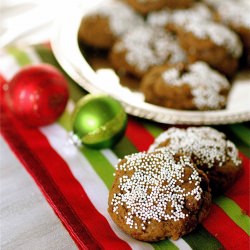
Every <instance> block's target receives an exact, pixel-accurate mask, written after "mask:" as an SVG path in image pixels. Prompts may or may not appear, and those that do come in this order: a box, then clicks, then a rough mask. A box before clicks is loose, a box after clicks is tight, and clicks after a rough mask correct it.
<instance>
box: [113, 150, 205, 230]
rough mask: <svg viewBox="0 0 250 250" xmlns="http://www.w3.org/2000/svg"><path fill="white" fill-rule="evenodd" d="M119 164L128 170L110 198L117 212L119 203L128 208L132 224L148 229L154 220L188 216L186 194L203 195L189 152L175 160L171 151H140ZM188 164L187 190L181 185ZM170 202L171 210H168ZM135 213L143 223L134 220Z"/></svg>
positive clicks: (129, 222) (128, 219)
mask: <svg viewBox="0 0 250 250" xmlns="http://www.w3.org/2000/svg"><path fill="white" fill-rule="evenodd" d="M116 168H117V171H124V172H125V173H127V174H124V175H122V176H121V177H120V178H119V185H118V187H119V190H120V191H119V192H118V193H115V194H114V195H113V198H112V200H111V205H112V209H113V210H112V212H113V213H118V209H119V206H125V207H126V208H127V209H129V212H128V214H127V215H126V216H125V219H126V220H125V221H126V224H127V225H129V227H130V228H135V229H137V228H138V227H142V229H145V223H146V222H147V223H150V221H151V220H155V221H158V222H160V221H162V220H173V221H178V220H180V219H184V218H185V217H188V216H189V215H188V213H184V212H183V210H184V208H185V206H184V205H185V199H186V197H188V196H192V197H193V199H195V200H197V201H199V200H200V199H201V194H202V189H201V187H200V184H201V178H200V176H199V172H198V170H197V169H196V167H195V166H194V165H193V163H192V162H191V160H190V158H189V157H188V156H185V155H182V156H180V157H179V159H178V160H176V158H175V157H174V154H173V153H171V152H165V153H164V154H163V153H161V152H154V153H146V152H141V153H136V154H132V155H130V156H126V157H125V161H124V160H123V162H120V163H119V164H118V165H117V167H116ZM186 168H189V169H191V171H190V174H189V176H188V177H187V178H188V183H189V184H190V186H189V189H188V190H186V189H185V187H183V186H182V185H181V184H182V183H184V174H185V169H186ZM169 206H171V211H170V213H166V210H167V207H169ZM135 217H137V218H139V219H140V221H141V222H142V223H141V225H138V224H137V223H136V222H135V220H134V219H135Z"/></svg>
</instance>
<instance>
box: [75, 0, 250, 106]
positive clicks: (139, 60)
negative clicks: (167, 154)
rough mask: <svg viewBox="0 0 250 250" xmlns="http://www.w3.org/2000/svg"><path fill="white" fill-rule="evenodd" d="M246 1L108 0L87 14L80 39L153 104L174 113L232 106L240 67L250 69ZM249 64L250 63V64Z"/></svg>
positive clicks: (248, 24)
mask: <svg viewBox="0 0 250 250" xmlns="http://www.w3.org/2000/svg"><path fill="white" fill-rule="evenodd" d="M246 2H247V1H245V0H239V1H237V3H236V1H234V0H203V1H198V0H123V1H122V0H109V1H104V2H103V3H102V4H100V5H98V6H97V7H96V8H95V9H93V10H92V11H90V12H89V13H88V14H86V15H84V17H83V19H82V22H81V25H80V28H79V40H80V43H83V44H85V45H87V46H89V47H91V48H94V49H95V50H99V51H106V52H107V59H108V60H109V62H110V64H111V67H113V68H114V69H115V70H116V72H117V74H118V75H119V76H120V77H121V79H122V78H123V77H124V76H125V77H128V78H129V79H131V81H133V80H134V79H135V80H136V82H138V85H139V88H140V90H141V91H142V92H143V93H144V96H145V100H146V101H147V102H150V103H153V104H156V105H160V106H165V107H168V108H173V109H184V110H218V109H222V108H225V107H226V104H227V96H228V93H229V91H230V88H231V83H230V81H231V80H232V78H233V77H234V76H235V74H236V72H237V71H238V68H239V64H240V63H241V64H244V65H245V66H246V65H247V64H248V66H249V65H250V15H249V13H250V5H249V4H247V3H246ZM247 61H248V63H247Z"/></svg>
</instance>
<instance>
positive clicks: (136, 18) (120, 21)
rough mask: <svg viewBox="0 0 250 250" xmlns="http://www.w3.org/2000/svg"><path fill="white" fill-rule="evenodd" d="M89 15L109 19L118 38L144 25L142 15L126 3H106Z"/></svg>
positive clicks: (111, 27)
mask: <svg viewBox="0 0 250 250" xmlns="http://www.w3.org/2000/svg"><path fill="white" fill-rule="evenodd" d="M88 15H89V16H92V15H98V16H103V17H106V18H108V20H109V25H110V29H111V31H112V32H113V33H114V35H115V36H117V37H120V36H122V35H123V34H125V33H126V32H127V31H128V30H131V29H133V28H134V27H136V26H139V25H142V24H143V23H144V21H143V19H142V17H141V16H140V15H138V14H137V13H136V12H135V11H134V10H133V9H132V8H130V7H129V6H128V5H126V4H125V3H122V2H119V1H108V2H105V3H103V4H101V5H99V6H98V7H97V9H94V10H93V11H91V12H90V13H89V14H88Z"/></svg>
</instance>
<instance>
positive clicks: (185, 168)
mask: <svg viewBox="0 0 250 250" xmlns="http://www.w3.org/2000/svg"><path fill="white" fill-rule="evenodd" d="M241 170H242V164H241V161H240V159H239V158H238V151H237V149H236V147H235V145H234V144H233V143H232V142H231V141H229V140H227V139H226V136H225V135H224V134H223V133H220V132H218V131H217V130H215V129H212V128H210V127H189V128H187V129H179V128H170V129H169V130H167V131H165V132H163V133H162V134H161V135H160V136H159V137H157V138H156V139H155V141H154V143H153V144H152V145H151V146H150V147H149V150H148V151H147V152H140V153H135V154H132V155H128V156H126V157H125V158H124V159H121V160H119V163H118V164H117V166H116V172H115V180H114V183H113V186H112V188H111V190H110V193H109V201H108V206H109V207H108V212H109V214H110V216H111V218H112V219H113V220H114V222H115V223H116V224H117V225H118V226H119V227H120V228H121V229H122V230H123V231H125V232H126V233H127V234H129V235H131V236H132V237H134V238H136V239H138V240H142V241H158V240H162V239H165V238H169V237H170V238H172V239H173V240H177V239H178V238H180V237H182V236H183V235H185V234H187V233H190V232H191V231H192V230H194V229H195V227H196V226H197V225H198V224H199V223H200V222H202V221H203V220H204V219H205V218H206V217H207V216H208V214H209V210H210V206H211V200H212V195H216V194H220V193H221V192H224V191H225V190H227V189H228V188H229V187H231V186H232V184H233V182H234V181H235V180H236V179H237V177H238V176H239V174H240V173H241Z"/></svg>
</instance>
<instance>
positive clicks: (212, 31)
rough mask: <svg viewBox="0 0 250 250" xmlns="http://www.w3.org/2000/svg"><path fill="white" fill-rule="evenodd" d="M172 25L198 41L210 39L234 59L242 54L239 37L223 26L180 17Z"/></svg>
mask: <svg viewBox="0 0 250 250" xmlns="http://www.w3.org/2000/svg"><path fill="white" fill-rule="evenodd" d="M174 23H175V24H178V25H179V26H181V27H182V29H184V30H185V31H186V32H191V33H192V34H193V35H195V36H196V37H197V38H199V39H210V40H211V41H213V42H214V43H215V44H216V45H218V46H222V47H225V48H226V49H227V51H228V52H229V53H230V54H231V55H232V56H233V57H235V58H238V57H240V55H241V53H242V44H241V41H240V39H239V37H238V36H237V35H236V34H235V33H234V32H233V31H231V30H230V29H229V28H227V27H226V26H224V25H221V24H218V23H215V22H212V21H208V20H198V19H192V18H190V19H189V18H187V17H185V16H182V15H179V16H178V17H176V18H175V19H174Z"/></svg>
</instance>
